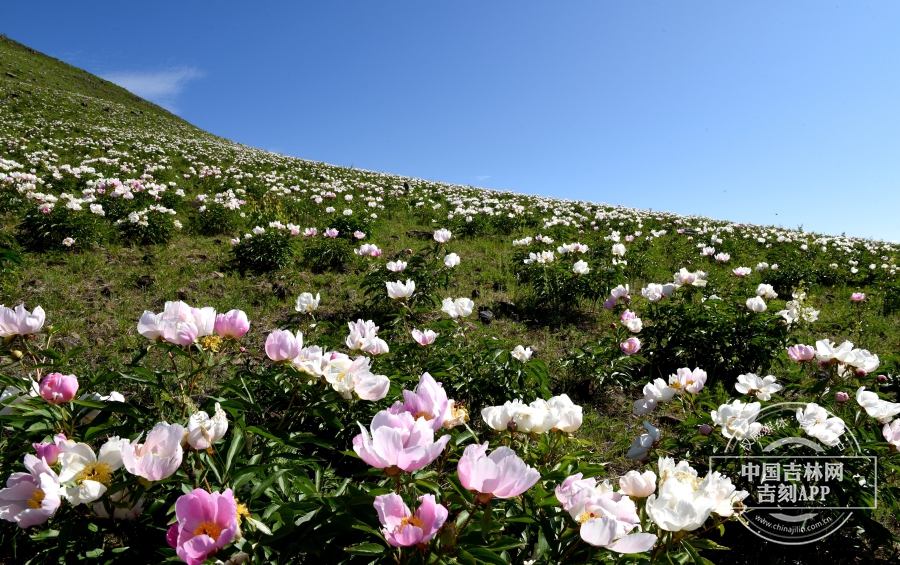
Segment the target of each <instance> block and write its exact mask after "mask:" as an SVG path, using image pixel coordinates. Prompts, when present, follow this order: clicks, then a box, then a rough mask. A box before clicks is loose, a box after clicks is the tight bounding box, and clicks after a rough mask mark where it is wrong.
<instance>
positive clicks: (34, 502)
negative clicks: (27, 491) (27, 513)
mask: <svg viewBox="0 0 900 565" xmlns="http://www.w3.org/2000/svg"><path fill="white" fill-rule="evenodd" d="M45 496H46V495H45V494H44V491H42V490H41V489H39V488H36V489H34V492H33V493H31V497H29V498H28V506H30V507H32V508H34V509H35V510H36V509H38V508H40V507H41V502H43V501H44V497H45Z"/></svg>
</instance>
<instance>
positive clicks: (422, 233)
mask: <svg viewBox="0 0 900 565" xmlns="http://www.w3.org/2000/svg"><path fill="white" fill-rule="evenodd" d="M406 235H407V237H422V238H425V239H429V238H433V237H434V232H433V231H424V230H412V231H408V232H406Z"/></svg>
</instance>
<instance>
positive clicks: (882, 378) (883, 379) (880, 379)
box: [877, 375, 887, 384]
mask: <svg viewBox="0 0 900 565" xmlns="http://www.w3.org/2000/svg"><path fill="white" fill-rule="evenodd" d="M877 378H878V382H879V384H885V383H886V382H887V377H886V376H884V375H878V377H877Z"/></svg>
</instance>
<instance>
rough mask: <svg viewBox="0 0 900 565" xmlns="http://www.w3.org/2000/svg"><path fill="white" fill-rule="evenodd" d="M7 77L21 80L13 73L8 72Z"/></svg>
mask: <svg viewBox="0 0 900 565" xmlns="http://www.w3.org/2000/svg"><path fill="white" fill-rule="evenodd" d="M6 76H8V77H12V78H19V77H18V76H17V75H14V74H13V73H11V72H9V71H6Z"/></svg>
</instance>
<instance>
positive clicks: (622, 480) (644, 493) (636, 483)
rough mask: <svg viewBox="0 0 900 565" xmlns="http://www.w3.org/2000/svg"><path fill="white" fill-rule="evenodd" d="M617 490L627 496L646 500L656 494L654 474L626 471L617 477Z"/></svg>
mask: <svg viewBox="0 0 900 565" xmlns="http://www.w3.org/2000/svg"><path fill="white" fill-rule="evenodd" d="M619 488H620V489H621V491H622V492H624V493H625V494H627V495H628V496H633V497H635V498H647V497H648V496H650V495H651V494H653V493H654V492H656V473H654V472H653V471H644V472H643V474H642V473H638V472H637V471H628V472H627V473H625V475H624V476H622V477H619Z"/></svg>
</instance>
